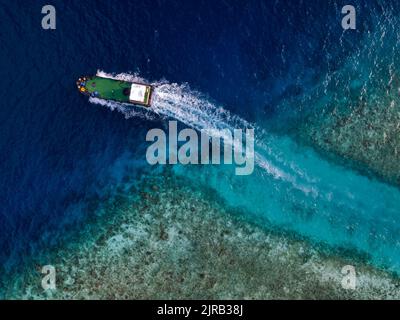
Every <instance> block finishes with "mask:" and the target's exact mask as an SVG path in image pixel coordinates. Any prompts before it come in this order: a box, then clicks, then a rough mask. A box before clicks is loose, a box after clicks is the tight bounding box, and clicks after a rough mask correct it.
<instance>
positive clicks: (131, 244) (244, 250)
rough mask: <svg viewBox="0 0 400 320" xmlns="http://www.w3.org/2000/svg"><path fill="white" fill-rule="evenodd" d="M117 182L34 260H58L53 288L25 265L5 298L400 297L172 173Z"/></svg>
mask: <svg viewBox="0 0 400 320" xmlns="http://www.w3.org/2000/svg"><path fill="white" fill-rule="evenodd" d="M118 190H120V192H119V193H116V194H114V196H113V197H111V198H110V199H109V201H108V202H107V203H105V204H104V203H103V205H102V207H101V208H96V210H103V212H102V214H101V215H100V216H101V218H99V219H98V221H96V222H93V223H90V224H87V225H85V226H84V227H82V230H81V231H80V232H79V234H77V235H76V237H75V240H74V241H71V242H68V243H65V245H63V246H62V247H61V248H59V249H57V250H53V251H52V252H47V253H43V256H42V257H40V258H38V259H37V261H36V263H37V264H41V265H43V264H52V265H54V266H55V267H56V270H57V273H56V283H57V288H56V289H55V290H47V291H44V290H43V289H42V287H41V279H42V277H43V275H42V274H41V273H40V272H39V271H40V267H36V268H34V267H32V266H27V267H26V270H25V272H24V273H20V274H18V275H16V276H15V277H14V279H13V280H12V281H11V283H12V285H10V287H9V288H7V291H6V297H7V298H25V299H150V298H152V299H172V298H175V299H182V298H188V299H207V298H209V299H239V298H243V299H349V298H356V299H372V298H377V299H380V298H385V299H390V298H396V299H398V298H400V290H398V286H399V285H400V282H399V281H398V280H397V279H395V278H393V277H391V276H390V275H389V274H386V273H384V272H383V271H379V270H376V269H373V268H371V267H370V266H367V265H365V264H363V263H361V262H357V261H354V260H352V261H350V260H349V259H344V258H338V257H336V256H334V255H330V254H326V253H321V251H320V250H317V249H316V248H313V247H311V246H310V245H309V244H307V242H305V241H301V240H294V239H291V238H290V237H287V236H284V235H279V234H277V233H276V232H275V233H274V232H272V231H268V230H265V229H262V228H260V227H257V226H255V225H252V224H251V223H248V222H246V221H245V220H243V219H242V218H241V216H240V213H239V214H238V213H237V212H236V213H234V212H233V211H234V210H233V209H232V210H230V209H226V208H225V209H224V207H223V206H222V205H221V204H220V203H219V202H218V201H217V199H215V197H212V196H208V194H209V190H204V189H199V188H194V187H193V186H192V187H190V186H189V185H188V184H186V183H185V180H184V179H183V178H177V177H176V176H174V175H172V174H171V173H170V172H169V173H168V172H164V173H163V174H162V175H161V174H160V175H158V176H146V177H143V179H142V180H141V181H140V182H139V184H137V185H136V186H135V185H132V186H131V187H130V190H129V192H127V191H125V190H123V189H122V188H118ZM347 264H352V265H354V266H355V268H356V271H357V283H356V284H357V287H356V290H345V289H342V287H341V281H342V278H343V275H342V274H341V269H342V267H343V266H344V265H347Z"/></svg>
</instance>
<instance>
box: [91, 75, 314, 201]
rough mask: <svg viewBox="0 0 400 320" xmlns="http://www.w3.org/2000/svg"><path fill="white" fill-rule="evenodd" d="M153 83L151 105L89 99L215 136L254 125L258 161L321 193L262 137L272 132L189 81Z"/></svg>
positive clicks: (303, 187) (129, 113) (285, 178)
mask: <svg viewBox="0 0 400 320" xmlns="http://www.w3.org/2000/svg"><path fill="white" fill-rule="evenodd" d="M97 75H98V76H102V77H108V78H112V79H116V80H123V81H131V82H142V83H148V81H146V80H145V79H143V78H141V77H139V76H138V75H137V74H127V73H121V74H117V75H113V74H109V73H106V72H104V71H98V72H97ZM152 85H153V86H154V87H155V89H154V92H153V95H152V100H151V108H150V109H147V108H143V107H137V108H136V107H135V108H133V107H132V106H131V105H129V104H123V103H118V102H112V101H106V100H102V99H98V98H90V102H92V103H96V104H101V105H103V106H106V107H108V108H110V109H111V110H117V111H119V112H121V113H122V114H124V116H125V118H132V117H142V118H145V119H147V120H154V119H155V118H156V116H155V114H157V115H159V116H161V117H164V118H173V119H176V120H178V121H180V122H181V123H183V124H185V125H187V126H189V127H191V128H193V129H196V130H199V131H200V130H204V131H206V132H207V133H210V134H211V135H212V136H214V137H216V138H224V136H223V135H222V134H223V130H224V129H227V130H229V131H230V132H233V130H234V129H242V130H245V129H246V128H252V129H254V131H255V135H256V137H255V138H256V139H255V153H254V158H255V159H254V161H255V164H256V165H257V166H258V167H259V168H261V169H262V171H264V172H265V173H267V174H268V175H270V176H272V177H273V178H275V179H280V180H283V181H286V182H288V183H290V184H291V185H292V186H293V187H294V188H296V189H298V190H301V191H303V192H304V193H305V194H307V195H308V194H311V195H313V196H317V195H318V192H317V191H316V190H315V188H314V187H313V186H310V185H308V184H307V183H306V184H304V182H299V181H298V180H299V178H301V179H303V180H304V177H306V175H305V174H304V173H303V172H301V170H300V169H298V168H296V166H295V164H293V163H285V160H284V159H281V157H280V156H279V153H278V152H275V151H274V150H273V149H272V148H271V147H269V146H268V144H266V143H265V142H264V141H263V140H268V139H271V136H270V135H267V133H266V132H264V130H262V129H260V128H257V127H255V125H253V124H251V123H249V122H248V121H246V120H244V119H242V118H241V117H239V116H237V115H234V114H232V113H230V112H229V111H227V110H225V109H224V108H222V107H219V106H217V105H216V104H214V103H212V102H211V101H210V100H209V99H207V98H206V97H204V96H203V95H201V94H200V93H198V92H196V91H193V90H191V89H190V87H189V86H188V85H187V84H176V83H168V82H167V81H159V82H154V83H152ZM154 113H155V114H154ZM219 132H220V135H219ZM216 135H217V136H216ZM257 137H258V138H257ZM261 153H262V154H261ZM267 157H268V159H267ZM274 163H277V164H274ZM280 167H282V168H283V169H281V168H280ZM306 180H308V179H306ZM306 182H307V181H306Z"/></svg>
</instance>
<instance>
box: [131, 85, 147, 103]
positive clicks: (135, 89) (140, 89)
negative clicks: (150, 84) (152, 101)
mask: <svg viewBox="0 0 400 320" xmlns="http://www.w3.org/2000/svg"><path fill="white" fill-rule="evenodd" d="M145 93H146V85H144V84H138V83H132V86H131V93H130V95H129V100H130V101H135V102H141V103H145V102H146V101H145Z"/></svg>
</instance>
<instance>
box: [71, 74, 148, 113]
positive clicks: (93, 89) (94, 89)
mask: <svg viewBox="0 0 400 320" xmlns="http://www.w3.org/2000/svg"><path fill="white" fill-rule="evenodd" d="M76 84H77V87H78V90H79V92H80V93H82V94H84V95H86V96H90V97H95V98H100V99H104V100H111V101H116V102H122V103H127V104H132V105H141V106H145V107H150V105H151V95H152V93H153V87H152V86H151V85H148V84H144V83H136V82H128V81H122V80H116V79H110V78H104V77H99V76H93V77H82V78H79V79H78V81H77V82H76Z"/></svg>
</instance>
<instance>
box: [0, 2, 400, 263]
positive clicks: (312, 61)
mask: <svg viewBox="0 0 400 320" xmlns="http://www.w3.org/2000/svg"><path fill="white" fill-rule="evenodd" d="M347 2H348V1H321V2H318V3H317V2H316V1H312V0H306V1H294V0H293V1H278V0H276V1H220V2H217V3H215V2H212V1H104V0H98V1H85V2H82V1H76V0H72V1H52V2H51V4H53V5H54V6H55V7H56V9H57V30H55V31H48V30H47V31H46V30H42V29H41V19H42V15H41V8H42V6H43V5H45V4H47V2H45V1H29V2H28V1H21V0H19V1H4V0H0V44H1V50H0V70H1V73H0V74H1V77H0V97H1V109H0V122H1V126H0V173H1V174H0V191H1V192H0V201H1V210H0V247H1V250H0V269H1V268H3V267H4V268H6V270H7V271H12V268H13V267H14V266H15V265H16V264H17V263H18V262H19V261H20V259H22V258H23V257H28V256H29V255H28V254H30V253H34V252H35V250H36V249H35V248H36V246H37V243H39V240H40V239H42V240H43V239H45V240H46V242H47V243H49V245H50V244H56V242H57V234H62V233H63V232H67V231H68V230H69V228H71V229H73V228H74V227H76V226H77V225H79V223H82V221H84V220H85V219H86V218H87V217H86V216H85V213H86V212H87V211H85V210H83V209H82V207H81V204H84V203H85V199H87V198H89V197H91V196H92V195H93V193H95V192H99V185H100V186H101V185H104V184H107V180H106V181H104V179H108V178H109V174H110V168H112V165H113V164H114V162H115V160H116V159H118V158H120V157H121V156H122V155H124V154H125V153H126V152H129V153H131V155H132V157H133V158H135V159H136V160H137V162H138V163H144V161H145V153H144V152H143V136H144V133H145V132H146V130H147V129H149V128H151V127H153V126H154V122H153V123H151V122H147V121H144V120H143V119H141V118H131V119H129V120H126V119H125V118H124V117H123V116H122V115H121V114H120V113H117V112H110V110H108V109H106V108H102V107H101V106H98V105H94V104H90V103H88V101H87V99H86V98H85V97H83V96H81V95H79V94H78V93H77V91H76V88H75V80H76V79H77V78H78V77H79V76H82V75H91V74H94V73H95V72H96V71H97V69H102V70H105V71H107V72H113V73H120V72H138V73H139V74H140V76H142V77H144V78H146V79H149V80H151V81H153V80H158V79H167V80H168V81H170V82H177V83H182V82H187V83H189V84H190V87H191V88H193V89H196V90H198V91H200V92H203V93H205V94H206V95H207V96H209V97H210V99H212V100H214V101H218V103H219V104H221V105H224V106H225V108H226V109H228V110H230V111H231V112H232V113H234V114H237V115H239V116H241V117H242V118H245V119H246V120H249V121H253V122H257V121H260V122H263V125H264V126H265V128H269V129H270V130H271V131H274V130H275V131H276V132H281V131H282V130H284V128H285V125H287V126H289V125H290V124H289V123H287V122H286V119H292V118H294V119H299V118H301V117H302V116H303V113H307V112H308V111H309V110H307V108H310V109H312V107H313V106H308V107H307V108H304V106H302V108H300V106H299V105H292V106H290V107H287V106H286V107H282V102H283V101H284V100H285V99H288V98H291V97H296V96H301V95H307V92H308V91H310V90H312V88H314V87H315V86H317V85H319V84H320V83H321V82H323V81H324V77H325V76H326V74H329V73H334V72H335V71H337V70H340V69H341V68H342V67H343V65H344V64H345V63H346V62H347V61H348V58H349V57H351V56H353V55H354V54H356V53H357V52H358V51H359V50H360V47H361V46H364V45H365V42H364V41H363V40H364V38H365V34H366V33H367V32H368V31H369V30H370V31H374V29H375V25H374V23H375V22H376V20H375V18H376V17H377V16H379V15H380V14H382V12H383V11H384V10H383V9H382V8H383V7H382V6H383V5H382V4H380V2H379V1H353V3H354V4H355V5H356V6H357V9H359V10H360V12H362V16H361V17H362V18H360V19H359V21H360V22H359V24H358V29H357V30H356V31H353V32H351V33H348V34H347V35H346V38H345V40H343V30H342V29H341V27H340V19H341V15H340V8H341V7H342V6H343V5H344V4H347ZM384 6H385V7H390V8H391V11H392V12H394V13H397V12H400V11H398V10H399V8H397V6H398V4H396V2H393V4H391V2H389V1H385V4H384ZM305 109H306V110H305ZM282 128H283V129H282ZM321 175H323V173H321ZM339 177H340V176H339ZM112 182H113V181H112V180H110V183H112ZM374 190H375V189H374ZM365 192H368V189H367V191H365ZM390 192H392V191H390ZM393 192H395V191H393ZM395 197H396V196H393V198H395ZM391 199H392V198H391ZM279 201H283V200H282V199H280V200H279ZM390 201H391V200H390ZM301 203H302V201H299V203H298V205H299V206H301ZM83 206H84V205H83ZM273 209H274V206H272V207H271V210H273ZM390 209H391V210H392V209H393V208H390ZM353 218H354V219H356V218H355V217H353ZM343 219H345V218H343ZM299 232H300V233H301V228H300V231H299ZM305 234H307V232H305ZM48 235H51V236H48Z"/></svg>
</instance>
